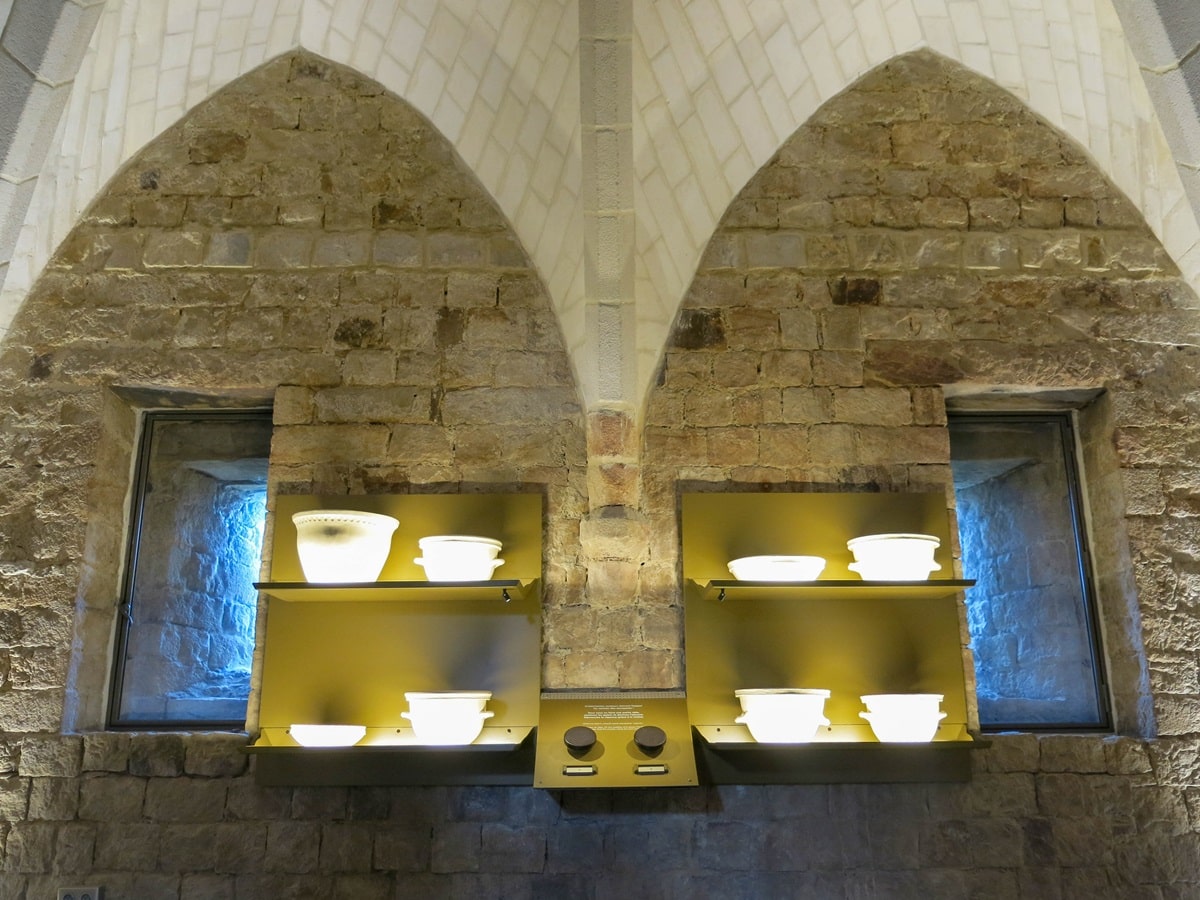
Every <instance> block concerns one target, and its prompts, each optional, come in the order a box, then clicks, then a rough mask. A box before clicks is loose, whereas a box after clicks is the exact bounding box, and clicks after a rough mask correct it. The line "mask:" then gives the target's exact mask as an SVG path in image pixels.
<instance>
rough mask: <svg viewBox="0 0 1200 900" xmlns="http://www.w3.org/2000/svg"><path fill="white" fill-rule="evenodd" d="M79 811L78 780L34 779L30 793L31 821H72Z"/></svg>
mask: <svg viewBox="0 0 1200 900" xmlns="http://www.w3.org/2000/svg"><path fill="white" fill-rule="evenodd" d="M78 810H79V780H78V779H77V778H34V779H33V780H32V782H31V784H30V792H29V818H30V819H31V820H34V821H37V820H47V819H48V820H52V821H59V822H64V821H70V820H72V819H74V818H75V816H76V814H77V813H78Z"/></svg>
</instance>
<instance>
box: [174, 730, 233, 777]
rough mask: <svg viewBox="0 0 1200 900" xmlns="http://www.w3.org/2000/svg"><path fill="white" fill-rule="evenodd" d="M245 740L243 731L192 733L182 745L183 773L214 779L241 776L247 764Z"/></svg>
mask: <svg viewBox="0 0 1200 900" xmlns="http://www.w3.org/2000/svg"><path fill="white" fill-rule="evenodd" d="M247 741H248V739H247V738H246V736H245V735H242V734H224V733H212V734H195V735H191V736H189V738H188V740H187V743H186V746H185V748H184V765H183V768H184V772H186V773H187V774H188V775H202V776H208V777H213V778H231V777H236V776H238V775H242V774H244V773H245V771H246V769H247V767H248V765H249V756H248V755H247V754H246V752H245V748H246V744H247Z"/></svg>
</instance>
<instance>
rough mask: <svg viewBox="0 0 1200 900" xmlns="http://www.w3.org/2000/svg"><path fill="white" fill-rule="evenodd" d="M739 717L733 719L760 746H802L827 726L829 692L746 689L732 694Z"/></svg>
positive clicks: (801, 689)
mask: <svg viewBox="0 0 1200 900" xmlns="http://www.w3.org/2000/svg"><path fill="white" fill-rule="evenodd" d="M733 695H734V696H735V697H737V698H738V700H739V701H740V702H741V704H742V714H741V715H740V716H738V717H737V718H736V719H734V721H735V722H737V723H738V724H739V725H745V726H746V727H747V728H748V729H749V730H750V736H751V737H752V738H754V740H756V741H758V742H759V743H760V744H804V743H807V742H808V741H811V740H812V739H813V738H814V737H816V734H817V729H819V728H821V727H823V726H827V725H828V724H829V720H828V719H827V718H825V701H826V700H827V699H828V698H829V691H826V690H821V689H807V688H746V689H744V690H740V691H734V692H733Z"/></svg>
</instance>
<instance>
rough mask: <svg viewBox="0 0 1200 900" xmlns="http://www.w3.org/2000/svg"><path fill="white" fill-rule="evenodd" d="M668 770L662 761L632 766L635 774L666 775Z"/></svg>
mask: <svg viewBox="0 0 1200 900" xmlns="http://www.w3.org/2000/svg"><path fill="white" fill-rule="evenodd" d="M668 771H669V770H668V769H667V767H666V766H665V765H663V764H662V763H642V764H641V765H637V766H634V767H633V773H634V774H635V775H666V774H667V772H668Z"/></svg>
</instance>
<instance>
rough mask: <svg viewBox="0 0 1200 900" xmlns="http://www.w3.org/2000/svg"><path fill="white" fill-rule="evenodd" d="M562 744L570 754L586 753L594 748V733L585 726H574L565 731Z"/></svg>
mask: <svg viewBox="0 0 1200 900" xmlns="http://www.w3.org/2000/svg"><path fill="white" fill-rule="evenodd" d="M563 743H564V744H566V745H567V749H568V750H570V751H571V752H572V753H587V752H588V751H589V750H591V749H592V748H593V747H595V746H596V732H594V731H592V729H590V728H588V727H587V726H586V725H575V726H573V727H571V728H568V729H567V732H566V734H564V735H563Z"/></svg>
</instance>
